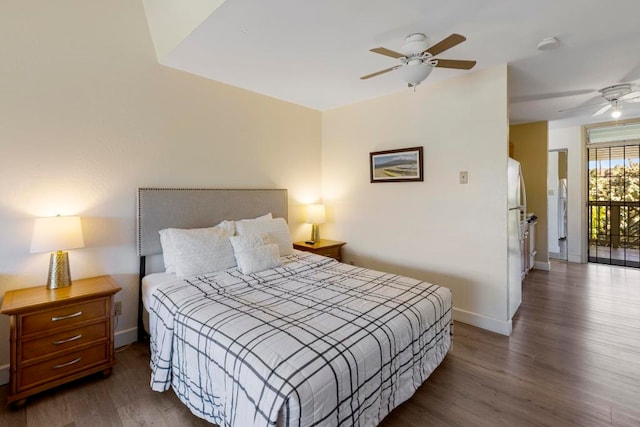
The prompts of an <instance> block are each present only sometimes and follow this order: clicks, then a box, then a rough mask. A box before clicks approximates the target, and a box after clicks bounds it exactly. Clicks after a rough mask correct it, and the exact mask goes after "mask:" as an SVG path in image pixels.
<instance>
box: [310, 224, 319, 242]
mask: <svg viewBox="0 0 640 427" xmlns="http://www.w3.org/2000/svg"><path fill="white" fill-rule="evenodd" d="M311 241H312V242H314V243H317V242H319V241H320V226H319V225H318V224H312V225H311Z"/></svg>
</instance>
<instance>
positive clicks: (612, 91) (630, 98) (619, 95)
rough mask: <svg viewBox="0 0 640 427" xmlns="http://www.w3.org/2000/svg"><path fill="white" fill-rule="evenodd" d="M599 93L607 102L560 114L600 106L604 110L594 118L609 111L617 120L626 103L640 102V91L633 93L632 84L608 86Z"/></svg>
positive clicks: (598, 112) (600, 110)
mask: <svg viewBox="0 0 640 427" xmlns="http://www.w3.org/2000/svg"><path fill="white" fill-rule="evenodd" d="M598 92H600V94H601V95H602V97H603V98H604V99H605V102H601V103H598V104H589V105H581V106H579V107H573V108H568V109H566V110H560V111H559V112H560V113H563V112H565V111H569V110H575V109H577V108H586V107H594V106H600V107H602V108H600V109H599V110H598V111H596V112H595V113H593V115H592V116H593V117H595V116H599V115H601V114H604V113H606V112H607V111H609V110H612V111H611V117H613V118H614V119H617V118H619V117H620V116H621V115H622V111H621V110H622V104H624V103H625V102H627V103H632V102H640V90H636V91H633V90H632V88H631V84H630V83H621V84H617V85H613V86H608V87H605V88H604V89H600V90H599V91H598Z"/></svg>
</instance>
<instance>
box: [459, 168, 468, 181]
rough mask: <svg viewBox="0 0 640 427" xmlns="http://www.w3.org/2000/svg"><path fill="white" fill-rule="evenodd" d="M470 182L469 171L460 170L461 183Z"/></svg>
mask: <svg viewBox="0 0 640 427" xmlns="http://www.w3.org/2000/svg"><path fill="white" fill-rule="evenodd" d="M468 182H469V172H467V171H460V184H466V183H468Z"/></svg>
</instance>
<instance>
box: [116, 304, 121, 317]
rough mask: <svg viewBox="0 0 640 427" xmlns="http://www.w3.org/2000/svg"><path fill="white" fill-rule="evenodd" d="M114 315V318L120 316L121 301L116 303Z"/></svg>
mask: <svg viewBox="0 0 640 427" xmlns="http://www.w3.org/2000/svg"><path fill="white" fill-rule="evenodd" d="M115 313H116V316H120V315H121V314H122V301H116V303H115Z"/></svg>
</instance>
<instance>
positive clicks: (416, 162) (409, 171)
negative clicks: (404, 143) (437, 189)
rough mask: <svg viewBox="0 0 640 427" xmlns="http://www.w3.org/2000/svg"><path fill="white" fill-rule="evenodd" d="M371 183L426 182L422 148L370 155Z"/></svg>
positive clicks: (378, 152) (379, 152)
mask: <svg viewBox="0 0 640 427" xmlns="http://www.w3.org/2000/svg"><path fill="white" fill-rule="evenodd" d="M369 157H370V164H369V167H370V169H371V182H407V181H424V177H423V175H422V164H423V161H422V147H411V148H401V149H399V150H387V151H376V152H373V153H369Z"/></svg>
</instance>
